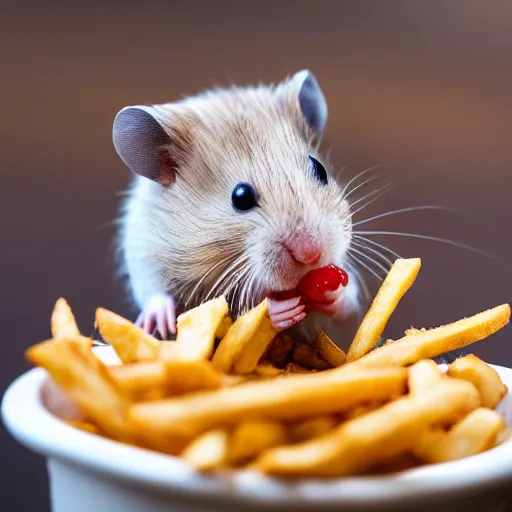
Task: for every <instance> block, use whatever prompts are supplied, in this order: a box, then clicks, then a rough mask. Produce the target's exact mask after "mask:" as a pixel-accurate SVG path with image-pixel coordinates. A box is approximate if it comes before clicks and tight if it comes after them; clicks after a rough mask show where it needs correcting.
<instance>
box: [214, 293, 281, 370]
mask: <svg viewBox="0 0 512 512" xmlns="http://www.w3.org/2000/svg"><path fill="white" fill-rule="evenodd" d="M267 309H268V302H267V300H266V299H265V300H264V301H263V302H261V304H259V305H258V306H256V307H255V308H253V309H251V310H250V311H248V312H247V313H245V314H244V315H242V316H240V317H239V318H238V319H237V320H236V321H235V322H234V323H233V325H232V326H231V327H230V329H229V330H228V332H227V334H226V336H224V338H223V339H222V340H221V342H220V343H219V346H218V347H217V350H216V351H215V354H214V355H213V359H212V361H213V364H214V365H215V367H216V368H217V369H218V370H220V371H223V372H225V373H230V372H232V371H234V372H235V373H239V374H247V373H251V372H253V371H254V369H255V368H256V366H257V364H258V363H259V361H260V359H261V357H262V356H263V354H264V353H265V351H266V350H267V347H268V345H269V344H270V342H271V341H272V340H273V339H274V338H275V336H276V335H277V333H278V331H277V330H276V329H274V328H273V327H272V324H271V322H270V318H269V317H268V314H267Z"/></svg>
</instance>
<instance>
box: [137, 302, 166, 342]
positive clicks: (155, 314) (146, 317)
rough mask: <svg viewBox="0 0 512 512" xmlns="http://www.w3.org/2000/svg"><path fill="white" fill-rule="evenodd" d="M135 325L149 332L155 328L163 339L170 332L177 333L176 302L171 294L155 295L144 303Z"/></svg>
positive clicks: (151, 332)
mask: <svg viewBox="0 0 512 512" xmlns="http://www.w3.org/2000/svg"><path fill="white" fill-rule="evenodd" d="M135 325H137V326H138V327H140V328H141V329H143V330H144V332H146V333H148V334H153V331H154V330H155V328H156V329H157V331H158V332H159V333H160V336H161V337H162V339H163V340H166V339H168V338H169V335H170V334H176V303H175V302H174V299H173V298H172V297H171V296H170V295H163V294H157V295H153V296H152V297H151V298H150V299H149V300H148V301H147V302H146V304H145V305H144V309H143V310H142V311H141V313H140V315H139V316H138V318H137V320H136V321H135Z"/></svg>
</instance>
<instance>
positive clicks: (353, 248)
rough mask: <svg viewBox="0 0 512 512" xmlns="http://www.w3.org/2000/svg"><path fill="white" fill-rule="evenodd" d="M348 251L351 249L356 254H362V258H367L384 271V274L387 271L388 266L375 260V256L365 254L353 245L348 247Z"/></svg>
mask: <svg viewBox="0 0 512 512" xmlns="http://www.w3.org/2000/svg"><path fill="white" fill-rule="evenodd" d="M350 251H352V252H354V253H356V254H359V256H362V257H363V258H366V260H368V262H369V263H372V264H373V265H375V266H376V267H377V268H379V269H380V270H382V271H383V272H384V275H386V274H387V273H388V272H389V268H387V267H385V266H384V265H383V264H382V263H380V262H379V261H377V260H376V259H375V258H372V257H371V256H370V255H368V254H366V253H365V252H363V251H360V250H359V249H356V248H355V247H350V248H349V252H350Z"/></svg>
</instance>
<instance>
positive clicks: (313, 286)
mask: <svg viewBox="0 0 512 512" xmlns="http://www.w3.org/2000/svg"><path fill="white" fill-rule="evenodd" d="M347 284H348V274H347V273H346V272H345V271H344V270H343V269H342V268H339V267H337V266H336V265H333V264H331V265H327V266H326V267H322V268H317V269H315V270H311V271H309V272H308V273H307V274H306V275H305V276H304V277H303V278H302V279H301V280H300V281H299V285H298V286H297V288H295V289H293V290H285V291H282V292H277V293H275V294H274V296H275V298H276V299H279V300H286V299H291V298H292V297H297V295H300V296H301V298H302V302H303V303H304V304H305V305H306V307H307V309H313V310H314V309H315V304H330V303H332V301H329V300H326V299H325V293H326V292H328V291H334V290H336V289H337V288H339V286H340V285H341V286H343V287H345V286H347Z"/></svg>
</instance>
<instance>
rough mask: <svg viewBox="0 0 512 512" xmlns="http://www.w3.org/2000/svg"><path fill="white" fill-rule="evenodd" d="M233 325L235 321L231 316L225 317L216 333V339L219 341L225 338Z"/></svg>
mask: <svg viewBox="0 0 512 512" xmlns="http://www.w3.org/2000/svg"><path fill="white" fill-rule="evenodd" d="M232 325H233V320H231V318H230V317H229V316H225V317H224V318H223V319H222V321H221V323H220V324H219V327H217V332H216V333H215V337H216V338H218V339H222V338H224V336H226V334H227V333H228V331H229V328H230V327H231V326H232Z"/></svg>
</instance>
